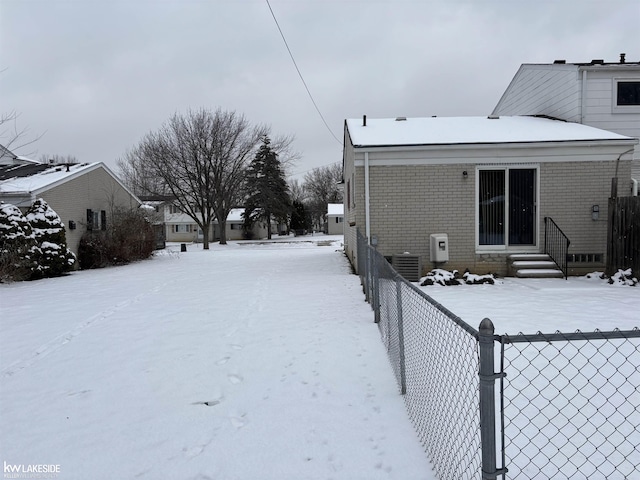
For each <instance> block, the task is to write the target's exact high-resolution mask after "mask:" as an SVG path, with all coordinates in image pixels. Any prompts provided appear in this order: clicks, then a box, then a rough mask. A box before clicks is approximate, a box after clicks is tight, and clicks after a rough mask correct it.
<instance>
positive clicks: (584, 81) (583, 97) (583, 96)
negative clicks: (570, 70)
mask: <svg viewBox="0 0 640 480" xmlns="http://www.w3.org/2000/svg"><path fill="white" fill-rule="evenodd" d="M581 93H582V94H581V95H580V123H583V124H584V117H585V114H584V104H585V101H586V98H587V71H586V70H582V92H581Z"/></svg>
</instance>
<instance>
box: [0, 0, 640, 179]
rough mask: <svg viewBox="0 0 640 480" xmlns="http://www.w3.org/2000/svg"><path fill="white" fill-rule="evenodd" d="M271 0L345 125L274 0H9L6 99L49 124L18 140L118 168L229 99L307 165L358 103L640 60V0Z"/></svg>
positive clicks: (483, 92)
mask: <svg viewBox="0 0 640 480" xmlns="http://www.w3.org/2000/svg"><path fill="white" fill-rule="evenodd" d="M270 4H271V7H272V9H273V12H274V14H275V16H276V18H277V20H278V23H279V24H280V27H281V29H282V31H283V33H284V35H285V37H286V40H287V42H288V44H289V47H290V48H291V52H292V53H293V56H294V58H295V60H296V62H297V65H298V67H299V69H300V71H301V73H302V75H303V77H304V79H305V81H306V84H307V86H308V88H309V90H310V91H311V94H312V95H313V97H314V99H315V101H316V104H317V106H318V108H319V109H320V111H321V112H322V115H323V116H324V118H325V119H326V122H327V124H328V126H329V127H330V130H331V132H330V131H329V129H327V127H326V126H325V124H324V123H323V121H322V119H321V118H320V116H319V115H318V113H317V111H316V109H315V107H314V105H313V103H312V102H311V100H310V98H309V96H308V94H307V92H306V90H305V87H304V85H303V83H302V81H301V80H300V77H299V76H298V73H297V72H296V69H295V66H294V64H293V62H292V61H291V58H290V56H289V53H288V52H287V49H286V47H285V44H284V42H283V40H282V37H281V36H280V33H279V31H278V28H277V26H276V23H275V22H274V20H273V17H272V15H271V12H270V10H269V5H268V4H267V1H266V0H228V1H225V0H0V71H1V73H0V113H4V114H6V113H7V112H10V111H14V110H15V111H16V112H17V113H19V114H20V116H19V118H18V123H17V127H18V128H19V129H22V128H28V129H29V131H28V133H27V135H30V136H31V137H35V136H37V135H41V134H42V135H43V136H42V138H40V139H39V140H38V141H37V142H36V143H34V144H33V145H30V146H28V147H25V148H23V149H21V150H20V151H18V152H17V153H18V154H22V155H29V156H31V157H32V158H36V159H37V158H39V157H40V155H42V154H59V155H73V156H75V157H77V158H78V159H79V160H80V161H83V162H94V161H101V162H105V163H106V164H107V165H108V166H109V167H110V168H112V169H113V170H114V171H115V172H116V173H117V172H118V169H117V166H116V160H117V159H118V158H119V157H121V156H122V155H123V154H124V153H125V152H126V151H127V149H129V148H131V147H133V146H134V145H135V144H136V143H137V142H138V141H139V140H140V139H141V137H142V136H143V135H144V134H145V133H147V132H149V131H151V130H156V129H158V128H159V127H160V126H161V125H162V123H164V122H165V121H166V120H167V119H168V118H169V117H170V116H171V115H172V114H174V113H175V112H185V111H186V110H187V109H188V108H200V107H205V108H210V109H212V110H215V109H216V108H218V107H220V108H222V109H224V110H233V111H236V112H238V113H243V114H244V115H245V116H246V117H247V118H248V119H249V120H250V121H251V122H253V123H265V124H268V125H270V126H271V129H272V132H273V134H274V135H277V134H292V135H295V138H296V140H295V143H294V147H295V149H296V150H298V151H299V152H300V153H301V154H302V158H301V159H300V161H298V163H297V164H296V165H295V166H294V167H293V168H292V171H291V173H292V174H294V175H295V176H296V177H302V176H303V174H304V173H305V172H306V171H308V170H310V169H312V168H315V167H319V166H323V165H328V164H331V163H333V162H338V161H341V160H342V145H341V141H342V131H343V124H344V120H345V119H346V118H359V117H361V116H362V115H363V114H366V115H367V116H368V117H370V118H376V117H396V116H407V117H416V116H431V115H438V116H469V115H487V114H489V113H490V112H491V110H492V109H493V107H494V106H495V104H496V103H497V102H498V100H499V99H500V96H501V94H502V92H503V91H504V90H505V88H506V87H507V85H508V84H509V82H510V81H511V79H512V78H513V76H514V74H515V73H516V71H517V70H518V67H519V66H520V64H522V63H551V62H553V61H554V60H555V59H565V60H567V62H588V61H590V60H592V59H604V60H605V61H610V62H614V61H618V59H619V55H620V53H622V52H625V53H626V54H627V61H638V60H640V27H639V25H640V1H639V0H604V1H592V0H573V1H570V0H555V1H548V0H535V1H534V0H502V1H498V0H468V1H459V0H432V1H428V0H415V1H403V0H270ZM4 127H6V125H5V126H4ZM12 127H13V126H12ZM2 132H3V134H2V135H3V137H4V138H2V139H0V143H4V142H6V138H7V135H8V134H9V133H10V132H8V131H7V128H3V129H2ZM334 136H335V137H337V139H336V138H334Z"/></svg>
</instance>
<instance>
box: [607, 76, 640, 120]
mask: <svg viewBox="0 0 640 480" xmlns="http://www.w3.org/2000/svg"><path fill="white" fill-rule="evenodd" d="M612 93H613V95H612V97H613V98H612V99H611V102H612V105H611V111H612V113H632V114H639V113H640V78H637V77H636V78H614V79H613V85H612Z"/></svg>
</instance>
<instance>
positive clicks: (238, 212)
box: [227, 208, 244, 222]
mask: <svg viewBox="0 0 640 480" xmlns="http://www.w3.org/2000/svg"><path fill="white" fill-rule="evenodd" d="M242 212H244V208H232V209H231V211H230V212H229V216H228V217H227V222H244V218H242Z"/></svg>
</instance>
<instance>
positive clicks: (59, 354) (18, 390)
mask: <svg viewBox="0 0 640 480" xmlns="http://www.w3.org/2000/svg"><path fill="white" fill-rule="evenodd" d="M339 238H341V237H326V236H320V237H301V238H300V237H299V238H297V239H296V240H298V241H296V242H279V243H270V244H266V243H260V242H251V243H244V242H239V243H231V244H230V245H228V246H219V245H213V246H212V249H211V250H210V251H208V252H207V251H203V250H202V249H201V246H200V245H189V249H188V251H187V252H186V253H178V251H179V247H178V246H173V247H171V249H173V253H171V254H167V253H166V252H165V253H164V254H160V255H158V256H157V257H156V258H154V259H153V260H149V261H144V262H140V263H136V264H132V265H128V266H125V267H118V268H109V269H103V270H94V271H83V272H75V273H73V274H72V275H70V276H67V277H63V278H55V279H47V280H40V281H36V282H24V283H15V284H10V285H0V370H1V372H0V375H1V377H0V378H1V382H2V383H1V389H0V424H1V425H2V431H1V433H0V457H1V460H3V461H4V462H5V464H9V465H19V466H25V468H26V467H27V466H29V465H43V464H46V465H59V470H60V473H59V474H58V476H57V478H60V479H80V478H83V479H84V478H91V479H113V478H119V479H129V478H148V479H165V478H167V479H168V478H180V479H200V480H205V479H221V480H228V479H243V480H244V479H246V480H253V479H278V480H288V479H296V480H298V479H344V480H355V479H363V480H369V479H402V480H405V479H424V480H431V479H433V478H434V477H433V473H432V471H431V467H430V464H429V461H428V459H427V458H426V455H425V453H424V452H423V449H422V447H421V445H420V444H419V442H418V439H417V436H416V434H415V432H414V430H413V427H412V426H411V424H410V422H409V420H408V417H407V414H406V411H405V407H404V403H403V400H402V398H401V396H400V395H399V394H398V388H397V386H396V382H395V379H394V376H393V373H392V370H391V367H390V365H389V362H388V360H387V357H386V352H385V349H384V347H383V345H382V343H381V341H380V337H379V333H378V329H377V328H376V326H375V324H374V323H373V312H372V311H371V309H370V307H369V305H368V304H367V303H365V301H364V295H363V293H362V288H361V286H360V283H359V279H358V277H357V276H355V275H352V274H351V273H350V267H349V265H348V262H347V260H346V258H345V257H344V255H343V253H342V252H341V247H340V243H339V242H338V240H339ZM300 240H303V241H300ZM318 240H320V242H318ZM424 289H425V291H426V292H427V293H428V294H429V295H431V296H433V297H434V298H435V299H436V300H437V301H439V302H441V303H442V304H443V305H445V306H446V307H447V308H448V309H450V310H451V311H453V312H454V313H455V314H457V315H459V316H460V317H461V318H462V319H464V320H465V321H467V322H468V323H469V324H470V325H472V326H473V327H475V328H477V327H478V324H479V322H480V320H481V319H482V318H484V317H489V318H491V319H492V320H493V322H494V324H495V326H496V333H509V334H515V333H518V332H519V331H523V332H526V333H533V332H535V331H538V330H541V331H543V332H552V331H555V330H562V331H573V330H575V329H581V330H584V331H593V330H595V329H596V328H599V329H601V330H608V329H612V328H615V327H618V328H621V329H631V328H633V327H637V326H640V320H639V319H640V313H639V312H640V289H638V288H634V287H615V286H610V285H607V284H605V283H604V282H600V281H594V280H585V279H569V280H568V281H565V280H515V279H506V280H501V281H500V282H498V284H496V285H475V286H459V287H437V286H431V287H424Z"/></svg>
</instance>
